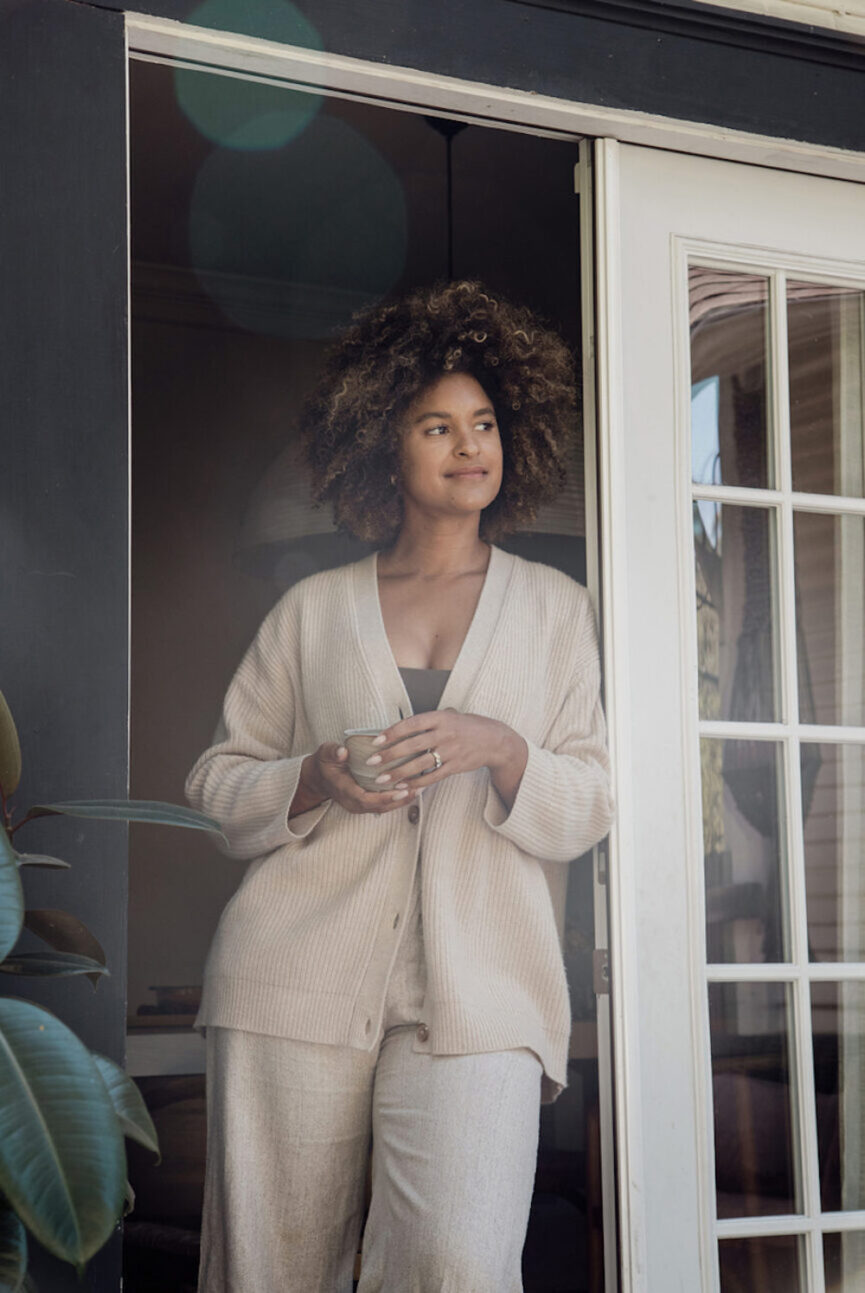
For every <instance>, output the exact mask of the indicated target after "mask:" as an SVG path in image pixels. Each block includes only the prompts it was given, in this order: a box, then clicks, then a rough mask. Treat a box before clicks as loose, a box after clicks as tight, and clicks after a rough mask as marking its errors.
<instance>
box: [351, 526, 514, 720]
mask: <svg viewBox="0 0 865 1293" xmlns="http://www.w3.org/2000/svg"><path fill="white" fill-rule="evenodd" d="M514 565H515V560H514V557H513V556H512V555H511V554H510V553H509V552H505V551H504V550H503V549H502V548H497V547H496V546H495V544H491V545H490V559H489V562H488V564H487V570H486V575H485V576H484V582H483V586H482V588H481V591H480V596H479V597H478V601H477V605H476V606H475V612H474V615H473V616H472V619H471V623H470V624H469V627H468V630H467V632H466V635H465V637H464V638H463V642H462V646H461V647H460V649H459V653H458V655H457V658H456V660H455V661H454V665H453V668H452V669H451V671H450V677H449V678H448V680H447V683H446V685H445V689H444V691H443V692H442V695H441V699H440V700H439V703H438V708H439V709H447V708H449V707H453V708H454V709H463V708H464V706H465V703H466V701H467V699H468V696H469V693H470V689H471V687H472V684H473V683H474V680H475V678H476V677H477V675H478V673H479V670H480V666H481V664H482V663H483V659H484V657H485V655H486V653H487V650H488V649H489V646H490V643H491V640H492V637H493V633H494V630H495V628H496V625H497V623H498V620H499V616H500V615H501V611H502V608H503V606H504V602H505V596H504V594H505V591H506V589H507V586H508V583H509V582H510V578H511V575H512V573H513V569H514ZM354 569H355V580H354V591H355V605H356V609H357V624H358V632H359V637H360V645H361V650H362V651H363V653H364V655H365V657H366V661H367V665H368V666H369V669H370V671H371V673H372V676H373V678H374V680H375V683H376V686H377V688H378V691H379V694H380V697H381V700H382V702H383V703H384V713H383V718H386V719H387V722H388V723H394V722H396V721H397V719H398V717H399V711H400V710H401V711H402V715H403V717H408V715H409V714H411V713H412V707H411V702H410V700H409V697H408V692H407V691H406V688H405V684H404V682H403V680H402V676H401V674H400V671H399V667H398V665H397V663H396V660H395V659H394V656H393V651H392V650H391V645H390V641H389V639H388V636H387V632H386V630H385V627H384V618H383V616H382V612H381V599H380V597H379V591H378V553H377V552H372V553H370V555H369V556H368V557H364V558H363V560H362V561H358V562H357V563H356V564H355V567H354Z"/></svg>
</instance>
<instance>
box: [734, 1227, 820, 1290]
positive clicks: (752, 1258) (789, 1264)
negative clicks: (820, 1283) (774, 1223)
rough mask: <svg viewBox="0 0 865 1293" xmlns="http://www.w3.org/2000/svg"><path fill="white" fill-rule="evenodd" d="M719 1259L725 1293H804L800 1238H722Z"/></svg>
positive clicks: (773, 1236) (803, 1266)
mask: <svg viewBox="0 0 865 1293" xmlns="http://www.w3.org/2000/svg"><path fill="white" fill-rule="evenodd" d="M718 1258H719V1264H720V1267H721V1293H804V1290H803V1283H804V1281H803V1279H802V1273H803V1271H804V1269H805V1259H804V1256H803V1253H802V1240H801V1238H800V1236H799V1235H766V1236H764V1237H761V1238H759V1239H722V1240H721V1241H720V1243H719V1244H718ZM827 1293H828V1290H827Z"/></svg>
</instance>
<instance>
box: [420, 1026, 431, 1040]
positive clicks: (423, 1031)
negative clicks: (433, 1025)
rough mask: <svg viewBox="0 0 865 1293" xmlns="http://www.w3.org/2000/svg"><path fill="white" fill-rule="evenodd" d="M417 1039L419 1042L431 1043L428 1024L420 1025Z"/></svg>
mask: <svg viewBox="0 0 865 1293" xmlns="http://www.w3.org/2000/svg"><path fill="white" fill-rule="evenodd" d="M417 1039H418V1041H419V1042H428V1041H429V1029H428V1028H427V1026H426V1024H418V1029H417Z"/></svg>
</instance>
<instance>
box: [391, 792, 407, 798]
mask: <svg viewBox="0 0 865 1293" xmlns="http://www.w3.org/2000/svg"><path fill="white" fill-rule="evenodd" d="M407 794H408V791H407V790H397V791H395V792H394V794H393V795H392V798H393V799H405V797H406V795H407Z"/></svg>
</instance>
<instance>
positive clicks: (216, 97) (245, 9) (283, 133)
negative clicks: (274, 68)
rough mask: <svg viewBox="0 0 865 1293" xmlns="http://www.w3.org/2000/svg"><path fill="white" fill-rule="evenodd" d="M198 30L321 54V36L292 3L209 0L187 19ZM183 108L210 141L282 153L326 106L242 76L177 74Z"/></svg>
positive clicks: (316, 96) (305, 95)
mask: <svg viewBox="0 0 865 1293" xmlns="http://www.w3.org/2000/svg"><path fill="white" fill-rule="evenodd" d="M185 21H186V22H187V23H191V24H192V25H193V26H196V27H210V28H214V29H216V30H217V31H231V32H240V33H242V34H245V35H249V36H259V37H263V38H264V39H266V40H274V41H279V43H280V44H283V45H296V46H300V47H301V48H303V49H319V50H320V49H321V48H322V43H321V37H320V36H319V34H318V32H317V31H316V29H315V27H313V25H312V23H310V21H309V19H308V18H306V17H305V16H304V15H303V14H302V13H300V11H299V10H298V9H297V8H296V7H295V6H294V5H293V4H291V3H289V0H281V2H280V0H204V3H203V4H200V5H198V7H197V8H196V9H193V10H192V12H191V13H189V14H188V15H187V17H186V19H185ZM174 89H175V95H176V97H177V103H178V105H179V107H180V108H181V110H182V111H183V112H184V114H185V115H186V117H187V118H188V120H189V121H190V122H191V123H192V125H194V126H195V128H196V130H198V131H200V133H201V134H202V135H204V136H205V137H206V138H207V139H210V140H212V141H213V142H214V143H216V144H221V145H222V146H223V147H225V148H237V149H240V150H246V149H252V150H258V149H268V148H279V147H280V146H281V145H282V144H285V143H287V142H288V140H290V139H293V138H294V137H295V136H296V135H298V134H300V133H301V131H303V130H304V129H305V127H306V125H307V124H308V122H309V121H310V120H311V119H312V117H314V116H315V114H316V113H317V112H318V110H319V108H320V107H321V103H322V96H321V95H319V94H312V93H309V94H308V93H305V92H302V91H297V90H295V91H292V90H289V89H284V88H283V87H281V86H275V85H267V84H264V83H261V82H257V81H249V80H245V79H243V78H242V77H234V76H228V75H225V74H224V73H218V72H212V73H207V72H199V71H197V70H195V69H193V68H186V67H176V68H175V69H174Z"/></svg>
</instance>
